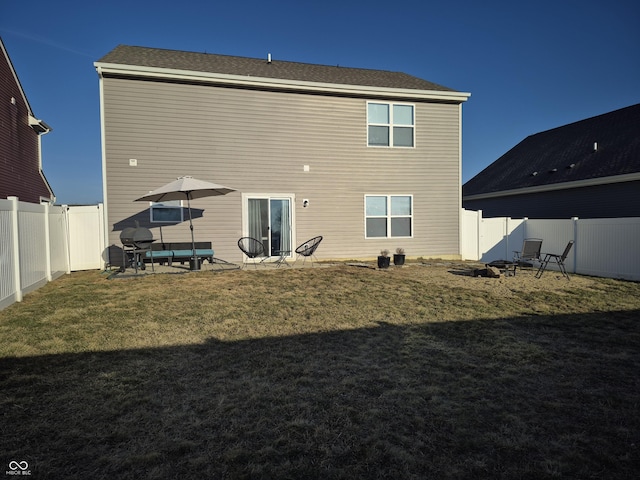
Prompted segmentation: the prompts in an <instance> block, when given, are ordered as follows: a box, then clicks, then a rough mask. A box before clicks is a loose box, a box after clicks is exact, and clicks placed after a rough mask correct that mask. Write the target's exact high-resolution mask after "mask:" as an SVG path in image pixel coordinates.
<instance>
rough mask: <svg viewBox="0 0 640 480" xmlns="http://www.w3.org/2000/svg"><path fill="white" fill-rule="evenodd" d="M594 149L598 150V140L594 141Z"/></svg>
mask: <svg viewBox="0 0 640 480" xmlns="http://www.w3.org/2000/svg"><path fill="white" fill-rule="evenodd" d="M593 151H594V152H597V151H598V142H593Z"/></svg>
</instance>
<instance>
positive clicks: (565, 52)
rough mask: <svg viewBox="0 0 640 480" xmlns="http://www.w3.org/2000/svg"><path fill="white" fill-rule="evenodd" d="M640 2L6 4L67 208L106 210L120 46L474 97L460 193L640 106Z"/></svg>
mask: <svg viewBox="0 0 640 480" xmlns="http://www.w3.org/2000/svg"><path fill="white" fill-rule="evenodd" d="M639 25H640V2H638V1H637V0H609V1H595V0H582V1H578V0H552V1H550V0H538V1H536V2H519V1H513V0H510V1H493V0H485V1H482V2H480V1H472V0H460V1H457V2H431V1H429V0H395V1H393V2H381V1H378V0H368V1H361V0H342V1H334V0H325V1H323V2H304V1H301V0H295V1H292V0H283V1H275V0H274V1H268V0H262V1H253V0H247V1H244V2H217V1H212V0H208V1H202V0H195V1H190V0H183V1H179V2H176V1H165V0H156V1H154V2H141V1H135V0H126V1H121V0H110V1H109V2H88V1H86V0H83V1H76V0H59V1H56V2H52V1H50V0H46V1H45V0H31V1H18V0H0V36H2V39H3V41H4V43H5V47H6V48H7V51H8V52H9V55H10V57H11V60H12V62H13V64H14V67H15V69H16V71H17V73H18V76H19V78H20V81H21V83H22V86H23V89H24V90H25V93H26V95H27V98H28V100H29V103H30V105H31V108H32V109H33V111H34V113H35V115H36V116H37V117H38V118H40V119H41V120H44V121H45V122H47V123H48V124H49V125H51V126H52V127H53V132H51V133H49V134H48V135H46V136H45V137H44V138H43V167H44V171H45V174H46V176H47V179H48V180H49V182H50V183H51V185H52V187H53V189H54V191H55V194H56V196H57V202H58V203H66V204H81V203H95V202H98V201H102V176H101V175H102V172H101V146H100V112H99V108H100V105H99V94H98V77H97V74H96V72H95V69H94V66H93V62H94V61H96V60H98V59H99V58H100V57H102V56H103V55H105V54H106V53H107V52H109V51H110V50H111V49H113V48H114V47H115V46H117V45H118V44H128V45H139V46H146V47H155V48H168V49H175V50H189V51H197V52H209V53H221V54H226V55H238V56H247V57H259V58H263V57H265V58H266V55H267V53H271V54H272V56H273V58H274V60H276V59H280V60H290V61H299V62H307V63H319V64H327V65H337V64H339V65H343V66H349V67H360V68H372V69H380V70H394V71H403V72H406V73H409V74H411V75H415V76H417V77H421V78H424V79H426V80H429V81H432V82H435V83H439V84H442V85H445V86H447V87H450V88H453V89H456V90H460V91H463V92H470V93H471V98H470V99H469V100H468V101H467V102H466V103H465V104H464V106H463V165H462V170H463V171H462V181H463V182H465V181H467V180H469V179H470V178H471V177H473V176H474V175H476V174H477V173H478V172H480V171H481V170H482V169H483V168H485V167H486V166H488V165H489V164H490V163H492V162H493V161H494V160H496V159H497V158H498V157H500V156H501V155H502V154H504V153H505V152H507V151H508V150H509V149H510V148H512V147H513V146H515V145H516V144H517V143H519V142H520V141H521V140H523V139H524V138H526V137H527V136H528V135H531V134H534V133H537V132H540V131H544V130H548V129H550V128H554V127H557V126H560V125H564V124H566V123H570V122H574V121H577V120H581V119H583V118H588V117H591V116H594V115H599V114H601V113H606V112H609V111H611V110H615V109H618V108H622V107H626V106H629V105H633V104H636V103H640V27H639Z"/></svg>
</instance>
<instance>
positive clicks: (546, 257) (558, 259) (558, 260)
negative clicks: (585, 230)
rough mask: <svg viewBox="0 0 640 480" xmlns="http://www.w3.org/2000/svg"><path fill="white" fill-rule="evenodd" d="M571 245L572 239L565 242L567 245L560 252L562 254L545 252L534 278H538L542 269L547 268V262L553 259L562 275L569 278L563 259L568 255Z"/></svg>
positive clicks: (542, 271)
mask: <svg viewBox="0 0 640 480" xmlns="http://www.w3.org/2000/svg"><path fill="white" fill-rule="evenodd" d="M571 247H573V240H569V243H567V246H566V247H565V248H564V252H562V255H557V254H555V253H545V254H544V259H543V260H542V263H541V264H540V268H539V269H538V272H537V273H536V278H540V277H541V276H542V274H543V273H544V271H545V270H546V269H547V265H549V262H550V261H551V260H553V261H554V262H556V263H557V264H558V268H559V269H560V272H561V273H562V276H563V277H566V278H567V280H569V274H568V273H567V269H566V267H565V266H564V261H565V260H566V259H567V255H569V252H570V251H571Z"/></svg>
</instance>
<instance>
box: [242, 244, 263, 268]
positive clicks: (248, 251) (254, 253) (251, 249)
mask: <svg viewBox="0 0 640 480" xmlns="http://www.w3.org/2000/svg"><path fill="white" fill-rule="evenodd" d="M238 248H239V249H240V250H242V253H244V254H245V255H246V256H247V257H249V258H252V259H253V266H254V267H256V268H258V265H257V264H256V258H257V257H261V256H263V254H264V245H263V244H262V242H261V241H260V240H256V239H255V238H252V237H242V238H241V239H240V240H238ZM265 258H266V257H265ZM262 261H264V258H263V259H262ZM262 261H261V262H260V263H262ZM242 265H243V267H244V262H242Z"/></svg>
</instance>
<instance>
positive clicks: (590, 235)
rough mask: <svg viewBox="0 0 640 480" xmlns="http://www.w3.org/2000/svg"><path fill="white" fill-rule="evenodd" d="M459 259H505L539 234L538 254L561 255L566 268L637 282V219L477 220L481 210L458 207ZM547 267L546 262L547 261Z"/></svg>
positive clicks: (639, 271) (639, 260)
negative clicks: (564, 254)
mask: <svg viewBox="0 0 640 480" xmlns="http://www.w3.org/2000/svg"><path fill="white" fill-rule="evenodd" d="M461 238H462V245H461V252H460V253H461V255H462V258H463V260H478V261H482V262H484V263H488V262H491V261H493V260H509V259H512V258H513V252H514V251H520V250H521V249H522V243H523V241H524V239H525V238H541V239H542V252H543V253H557V254H561V253H562V252H563V251H564V248H565V247H566V245H567V243H568V242H569V240H573V241H574V242H575V243H574V246H573V249H572V250H571V252H569V256H568V257H567V260H566V261H565V264H566V266H567V270H568V271H569V272H573V273H578V274H582V275H593V276H598V277H609V278H620V279H626V280H635V281H640V248H638V245H640V218H600V219H584V220H581V219H578V218H571V219H566V220H549V219H547V220H540V219H532V220H530V219H526V218H525V219H513V218H508V217H500V218H482V211H478V212H475V211H471V210H464V209H463V211H462V232H461ZM549 268H551V264H549Z"/></svg>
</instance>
